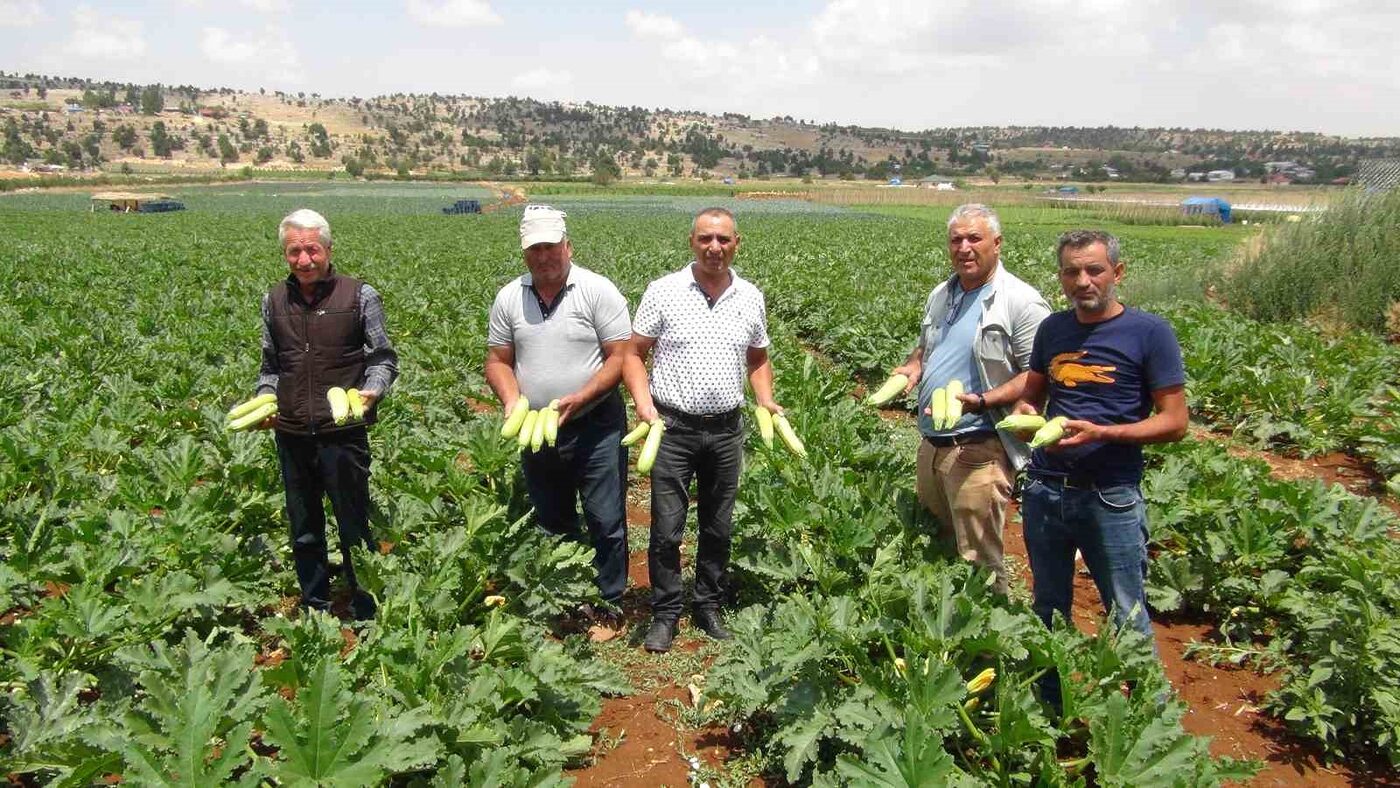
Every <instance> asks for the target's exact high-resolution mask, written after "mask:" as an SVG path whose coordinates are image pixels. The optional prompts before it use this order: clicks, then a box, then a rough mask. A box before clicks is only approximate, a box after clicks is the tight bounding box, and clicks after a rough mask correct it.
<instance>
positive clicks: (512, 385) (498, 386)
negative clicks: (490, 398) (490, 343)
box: [486, 356, 535, 405]
mask: <svg viewBox="0 0 1400 788" xmlns="http://www.w3.org/2000/svg"><path fill="white" fill-rule="evenodd" d="M486 384H487V385H488V386H490V387H491V390H492V391H494V392H496V399H498V400H500V401H501V404H502V405H508V404H510V403H512V402H515V401H516V400H517V399H519V398H520V382H519V381H518V380H516V379H515V370H514V369H512V368H511V366H510V365H509V364H505V363H502V362H500V361H497V360H495V359H492V358H491V357H490V356H487V358H486ZM531 404H532V405H533V404H535V403H531Z"/></svg>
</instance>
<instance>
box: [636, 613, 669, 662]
mask: <svg viewBox="0 0 1400 788" xmlns="http://www.w3.org/2000/svg"><path fill="white" fill-rule="evenodd" d="M675 639H676V622H674V621H666V620H663V619H659V618H658V619H655V620H653V621H652V622H651V629H648V630H647V639H646V640H645V641H643V642H642V646H643V647H644V648H646V650H647V651H650V652H651V653H653V654H664V653H666V652H667V651H670V650H671V641H672V640H675Z"/></svg>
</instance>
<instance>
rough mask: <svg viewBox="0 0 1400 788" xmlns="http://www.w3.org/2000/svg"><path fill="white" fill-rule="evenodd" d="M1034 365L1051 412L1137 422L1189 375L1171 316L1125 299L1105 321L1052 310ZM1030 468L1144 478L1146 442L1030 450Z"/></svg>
mask: <svg viewBox="0 0 1400 788" xmlns="http://www.w3.org/2000/svg"><path fill="white" fill-rule="evenodd" d="M1030 367H1031V369H1032V370H1034V371H1035V372H1038V373H1040V374H1042V375H1044V376H1045V378H1046V385H1047V394H1048V396H1047V400H1046V407H1045V418H1047V419H1050V418H1054V417H1055V416H1067V417H1069V418H1071V419H1082V420H1084V421H1088V422H1092V423H1094V424H1131V423H1133V422H1138V421H1142V420H1143V419H1145V418H1147V417H1148V416H1149V415H1151V413H1152V392H1154V391H1157V390H1159V389H1164V388H1169V387H1171V386H1180V385H1182V384H1184V383H1185V382H1186V369H1185V367H1183V366H1182V363H1181V346H1180V345H1179V344H1177V341H1176V333H1175V332H1173V331H1172V327H1171V324H1170V323H1168V322H1167V321H1166V320H1164V319H1162V318H1160V317H1158V316H1157V315H1152V314H1148V313H1147V312H1143V311H1142V310H1140V309H1133V308H1132V307H1125V308H1124V310H1123V312H1122V313H1121V314H1119V315H1118V316H1116V317H1113V318H1110V319H1109V320H1105V321H1104V322H1102V323H1081V322H1079V320H1078V319H1077V318H1076V317H1075V316H1074V310H1072V309H1071V310H1068V311H1064V312H1056V313H1055V314H1053V315H1050V316H1049V317H1047V318H1045V322H1043V323H1041V324H1040V330H1039V331H1037V332H1036V335H1035V344H1034V346H1033V347H1032V349H1031V364H1030ZM1030 470H1032V471H1036V470H1041V471H1049V472H1051V473H1065V474H1073V475H1075V476H1087V477H1090V478H1092V479H1093V480H1094V481H1095V483H1097V484H1098V485H1099V486H1100V487H1109V486H1113V485H1120V484H1138V483H1140V482H1141V481H1142V447H1141V446H1136V445H1129V444H1125V443H1104V442H1095V443H1088V444H1085V445H1083V446H1075V447H1072V448H1068V449H1060V450H1056V451H1046V450H1045V449H1036V450H1035V452H1033V453H1032V454H1031V463H1030Z"/></svg>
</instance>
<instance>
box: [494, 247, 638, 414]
mask: <svg viewBox="0 0 1400 788" xmlns="http://www.w3.org/2000/svg"><path fill="white" fill-rule="evenodd" d="M532 283H533V280H532V278H531V276H530V274H528V273H526V274H524V275H523V276H520V277H519V278H516V279H514V280H512V281H511V282H510V284H507V285H506V286H505V287H502V288H501V290H500V292H499V293H497V294H496V301H495V303H493V304H492V305H491V317H490V320H489V325H488V326H487V332H486V342H487V344H488V345H492V346H500V345H511V346H513V347H514V348H515V377H516V380H518V381H519V383H520V393H522V394H524V395H525V396H526V397H527V398H528V399H529V400H530V407H531V408H536V409H538V408H543V407H544V406H545V405H548V404H549V402H550V401H551V400H554V399H557V398H559V397H562V396H565V395H566V394H572V393H574V392H575V391H578V390H579V389H581V388H583V385H584V384H585V383H587V382H588V380H589V378H592V377H593V375H594V374H595V373H597V372H598V370H599V369H601V368H602V366H603V348H602V343H603V342H614V341H625V340H626V339H628V338H629V337H630V336H631V335H632V323H631V321H630V320H629V319H628V317H627V299H625V298H623V297H622V293H621V292H619V291H618V289H617V286H616V285H614V284H613V283H612V282H611V281H609V280H608V279H607V277H604V276H600V275H598V274H595V273H593V272H592V271H589V270H588V269H586V268H584V267H583V266H581V265H579V264H578V263H573V264H571V265H570V266H569V277H568V279H566V280H565V283H564V289H563V290H561V291H560V292H559V296H558V302H557V303H556V305H555V307H554V310H553V311H552V312H550V313H549V316H548V317H546V316H545V314H544V312H543V310H541V309H540V304H539V299H538V298H536V296H535V292H534V290H533V289H532V288H531V284H532ZM589 406H590V407H591V406H592V403H589Z"/></svg>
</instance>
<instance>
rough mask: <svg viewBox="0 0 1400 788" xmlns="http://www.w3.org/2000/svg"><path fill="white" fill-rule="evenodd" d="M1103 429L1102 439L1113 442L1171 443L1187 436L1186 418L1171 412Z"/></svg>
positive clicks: (1111, 425) (1155, 414)
mask: <svg viewBox="0 0 1400 788" xmlns="http://www.w3.org/2000/svg"><path fill="white" fill-rule="evenodd" d="M1102 430H1103V432H1102V439H1103V440H1105V441H1109V442H1111V443H1128V444H1135V445H1144V444H1148V443H1171V442H1173V441H1179V440H1181V439H1182V438H1184V437H1186V420H1185V419H1180V418H1177V417H1176V416H1175V415H1174V414H1170V413H1154V414H1152V415H1151V416H1148V417H1147V418H1145V419H1143V420H1142V421H1135V422H1133V423H1131V424H1109V425H1105V426H1104V427H1103V428H1102Z"/></svg>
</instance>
